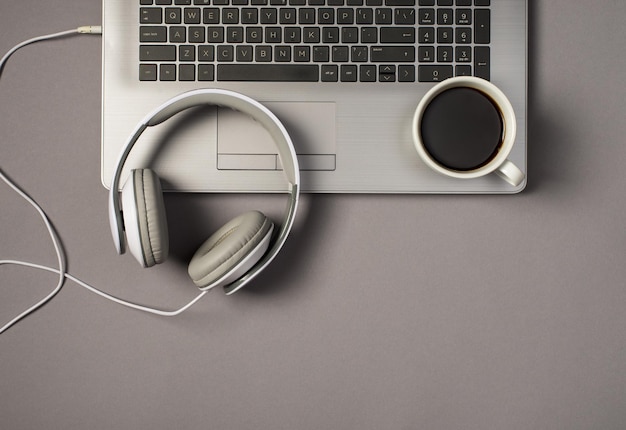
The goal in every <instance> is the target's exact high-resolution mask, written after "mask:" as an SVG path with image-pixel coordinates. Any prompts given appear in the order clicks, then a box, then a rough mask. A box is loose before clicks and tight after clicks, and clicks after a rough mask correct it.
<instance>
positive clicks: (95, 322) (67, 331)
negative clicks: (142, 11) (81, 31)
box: [0, 0, 626, 430]
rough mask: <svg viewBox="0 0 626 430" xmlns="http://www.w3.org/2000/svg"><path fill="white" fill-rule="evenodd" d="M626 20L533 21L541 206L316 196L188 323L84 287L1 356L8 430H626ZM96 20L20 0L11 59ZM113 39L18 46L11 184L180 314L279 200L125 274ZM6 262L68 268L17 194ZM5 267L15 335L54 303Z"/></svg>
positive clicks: (67, 6) (114, 277)
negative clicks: (117, 217) (112, 198)
mask: <svg viewBox="0 0 626 430" xmlns="http://www.w3.org/2000/svg"><path fill="white" fill-rule="evenodd" d="M624 17H626V2H624V1H621V0H597V1H593V2H591V1H583V0H576V1H573V0H567V1H566V0H549V1H548V0H542V1H539V0H535V1H532V5H531V27H532V28H531V37H530V48H531V61H530V109H529V124H530V127H529V139H528V140H529V162H528V169H529V186H528V188H527V189H526V191H525V192H523V193H522V194H520V195H517V196H510V197H487V196H367V195H364V196H361V195H356V196H355V195H312V196H311V195H308V196H305V198H304V201H303V208H302V212H301V216H300V218H299V220H298V223H297V227H296V230H295V232H294V234H293V237H292V238H291V239H290V241H289V242H288V246H287V250H286V252H284V253H283V254H281V255H280V257H279V260H278V262H277V263H276V264H275V265H273V266H272V268H271V269H270V270H268V271H267V272H265V273H264V274H263V275H262V277H261V279H260V280H259V282H257V283H256V284H255V285H254V286H251V287H250V288H248V289H246V290H245V291H242V292H241V293H239V294H237V295H236V296H232V297H226V296H224V295H223V294H222V293H221V292H213V293H211V294H209V296H208V297H206V298H205V299H204V300H202V301H201V302H200V303H198V304H197V305H196V306H195V307H193V308H192V309H191V310H190V311H189V312H188V313H185V314H183V315H181V316H179V317H176V318H173V319H167V318H160V317H155V316H149V315H146V314H143V313H139V312H136V311H132V310H128V309H126V308H122V307H120V306H118V305H114V304H112V303H109V302H108V301H105V300H103V299H101V298H99V297H97V296H94V295H93V294H91V293H89V292H87V291H85V290H83V289H82V288H80V287H77V286H76V285H74V284H72V283H68V284H67V285H66V286H65V288H64V289H63V290H62V292H61V293H60V294H59V295H58V296H57V297H56V298H55V299H54V300H53V301H52V302H51V303H50V304H49V305H47V306H46V307H44V308H43V309H42V310H40V311H39V312H37V313H36V314H35V315H33V316H31V317H29V318H27V319H26V320H24V321H23V322H21V323H20V324H18V325H17V326H16V327H14V328H13V329H11V330H9V331H8V332H7V333H5V334H4V335H2V336H1V337H0V378H1V379H2V383H1V384H0V398H1V399H2V401H1V402H0V422H1V423H2V428H6V429H33V428H54V429H61V428H63V429H84V428H89V429H110V428H132V429H144V428H145V429H148V428H150V429H154V428H190V429H191V428H214V429H238V430H242V429H255V430H262V429H316V430H317V429H360V430H363V429H381V428H385V429H417V428H422V429H455V428H463V429H481V430H484V429H568V430H572V429H581V430H582V429H590V428H598V429H605V430H606V429H622V428H624V427H623V426H624V423H625V422H626V407H625V405H626V312H624V309H625V307H626V287H625V283H626V261H625V255H626V229H625V227H624V226H625V223H626V198H625V194H624V190H625V189H626V175H624V173H623V172H624V171H625V167H624V166H626V143H625V141H624V139H625V136H626V120H625V118H624V117H625V114H626V101H625V100H626V85H624V77H626V49H625V45H624V40H625V39H626V25H624ZM100 19H101V12H100V2H99V1H97V0H89V1H86V0H49V1H45V2H43V1H35V0H22V1H19V2H13V3H12V5H11V6H10V7H7V6H3V7H2V13H0V52H2V53H4V52H5V51H6V50H8V49H9V48H10V47H12V46H13V45H14V44H15V43H17V42H19V41H21V40H24V39H27V38H30V37H32V36H35V35H40V34H45V33H50V32H54V31H60V30H64V29H68V28H72V27H76V26H78V25H83V24H97V23H99V21H100ZM99 44H100V40H99V38H98V37H93V38H89V37H84V38H74V39H66V40H63V41H56V42H50V43H45V44H40V45H37V46H33V47H30V48H27V49H26V50H22V51H21V52H19V53H18V54H16V55H15V56H14V57H13V59H12V60H11V61H10V62H9V66H8V67H7V68H6V70H5V72H4V74H3V75H2V79H1V80H0V113H1V114H0V157H1V158H0V159H1V168H2V170H3V171H4V172H6V173H8V174H9V175H10V176H11V177H13V178H14V179H15V180H17V181H18V182H19V183H20V184H21V185H22V186H23V187H24V188H25V189H26V190H27V191H28V192H29V193H30V194H31V195H33V196H34V197H35V198H37V199H38V200H39V201H40V202H41V203H42V204H43V206H44V207H45V208H46V210H47V211H48V213H49V214H50V216H51V217H52V219H53V221H54V223H55V225H56V227H57V229H58V231H59V232H60V235H61V237H62V239H63V242H64V244H65V246H66V248H67V251H68V259H69V267H70V271H71V272H72V273H73V274H75V275H76V276H79V277H80V278H82V279H84V280H87V281H89V282H91V283H92V284H95V285H97V286H99V287H102V288H104V289H106V290H107V291H110V292H112V293H114V294H119V295H122V296H124V297H127V298H129V299H133V300H137V301H141V302H147V303H151V304H153V305H157V306H163V307H171V306H174V304H178V303H183V302H184V301H185V300H187V299H188V298H189V297H191V296H192V295H193V294H194V292H195V291H194V288H193V287H192V286H191V283H190V281H189V280H188V279H187V277H186V276H187V275H186V263H184V261H185V260H187V258H188V257H189V256H190V255H191V254H192V253H193V250H194V248H195V246H197V245H198V243H200V242H201V241H202V239H203V238H205V237H206V236H207V235H208V234H209V232H210V231H211V230H212V229H214V228H215V227H217V226H218V225H219V224H221V223H222V222H223V221H225V220H227V219H229V218H231V217H233V216H234V215H236V214H237V213H238V212H240V211H242V210H245V209H249V208H250V207H253V208H257V207H258V208H264V209H265V210H267V211H268V212H269V214H274V213H275V214H276V215H280V212H281V210H282V206H283V204H282V197H280V198H279V197H275V198H274V197H269V198H268V197H267V196H257V197H252V198H244V197H242V196H230V195H222V196H210V197H207V196H194V197H189V196H180V195H168V196H167V199H166V205H167V206H168V210H169V213H168V215H169V218H170V224H171V235H172V236H173V239H172V242H173V243H172V254H173V258H171V259H170V260H169V262H168V263H166V264H165V265H163V266H162V267H159V268H155V269H151V270H145V271H142V270H140V269H139V268H138V267H137V266H136V263H135V262H134V261H133V260H132V259H131V258H130V257H129V256H124V257H119V256H117V255H116V254H115V252H114V249H113V245H112V241H111V238H110V234H109V230H108V223H107V211H106V197H107V194H106V192H105V190H104V188H103V187H102V186H101V185H100V172H99V160H100V149H99V133H100V126H99V120H100V105H99V104H100V84H101V79H100V64H101V63H100V45H99ZM0 202H2V203H1V205H0V240H1V242H0V258H20V259H27V260H31V261H35V262H40V263H44V264H49V265H54V264H55V258H54V253H53V249H52V246H51V245H50V241H49V240H48V238H47V236H46V235H45V231H44V229H43V227H42V225H41V222H40V221H39V220H38V218H37V217H36V215H35V214H34V212H33V211H32V210H31V209H30V207H28V206H27V205H26V204H25V203H24V202H23V201H22V200H20V199H18V197H16V196H15V195H14V194H13V193H12V192H10V191H9V189H8V188H7V187H5V186H4V185H2V186H0ZM54 283H55V277H54V276H52V275H50V274H44V273H38V272H36V271H32V270H26V269H20V268H15V267H0V285H1V288H0V320H1V321H6V320H8V319H9V317H10V316H12V315H13V314H14V313H16V312H17V310H19V309H24V308H25V307H26V306H27V305H28V304H30V303H32V302H33V301H34V300H35V299H37V298H39V297H41V296H43V295H44V294H45V293H46V292H47V291H49V290H50V288H52V287H53V286H54Z"/></svg>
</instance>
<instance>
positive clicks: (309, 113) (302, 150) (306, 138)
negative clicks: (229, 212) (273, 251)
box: [217, 102, 336, 170]
mask: <svg viewBox="0 0 626 430" xmlns="http://www.w3.org/2000/svg"><path fill="white" fill-rule="evenodd" d="M263 104H264V105H265V106H267V107H268V108H269V109H270V110H271V111H272V112H273V113H274V114H275V115H276V116H277V117H278V118H279V119H280V120H281V122H282V123H283V125H284V126H285V128H286V129H287V131H288V132H289V135H290V136H291V140H292V141H293V144H294V147H295V148H296V152H297V154H298V162H299V164H300V170H335V167H336V145H335V130H336V128H335V104H334V103H327V102H264V103H263ZM217 122H218V126H217V130H218V134H217V136H218V137H217V152H218V153H217V167H218V169H220V170H280V169H281V164H280V159H279V157H278V152H277V151H276V145H275V144H274V142H273V140H272V138H271V137H270V135H269V133H268V132H267V131H266V130H265V129H264V128H263V126H262V125H260V124H259V123H257V122H256V121H254V120H253V119H252V118H250V117H249V116H247V115H245V114H242V113H240V112H236V111H234V110H232V109H228V108H218V121H217Z"/></svg>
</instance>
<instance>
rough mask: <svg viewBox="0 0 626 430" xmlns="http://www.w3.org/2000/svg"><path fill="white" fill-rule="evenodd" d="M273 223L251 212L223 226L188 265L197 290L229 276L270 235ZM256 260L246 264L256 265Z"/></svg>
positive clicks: (258, 257) (259, 256) (201, 247)
mask: <svg viewBox="0 0 626 430" xmlns="http://www.w3.org/2000/svg"><path fill="white" fill-rule="evenodd" d="M273 227H274V224H273V223H272V222H271V221H270V220H269V219H268V218H267V217H266V216H265V215H263V214H262V213H261V212H258V211H251V212H247V213H245V214H243V215H240V216H238V217H237V218H235V219H233V220H232V221H230V222H228V223H226V224H225V225H224V226H223V227H222V228H220V229H219V230H218V231H217V232H215V233H214V234H213V235H212V236H211V237H209V238H208V239H207V240H206V242H204V243H203V244H202V246H200V248H199V249H198V251H196V253H195V254H194V256H193V258H192V259H191V261H190V262H189V269H188V272H189V276H190V277H191V279H192V280H193V282H194V283H195V284H196V285H197V286H198V287H200V288H202V287H206V286H208V285H210V284H212V283H214V282H215V281H217V280H219V279H220V278H222V277H223V276H225V275H227V274H229V272H230V271H231V270H232V269H234V268H235V267H236V266H237V265H238V264H239V263H241V262H242V261H243V260H244V259H245V258H246V257H248V256H249V255H250V256H251V258H252V252H253V251H255V250H256V248H257V247H258V246H259V244H260V243H261V242H262V241H263V239H264V238H266V237H267V235H268V234H271V231H272V230H273ZM255 257H256V260H255V261H253V262H252V261H251V262H248V263H249V264H251V265H253V264H255V263H256V262H257V261H258V260H260V258H261V257H262V254H261V255H258V256H255Z"/></svg>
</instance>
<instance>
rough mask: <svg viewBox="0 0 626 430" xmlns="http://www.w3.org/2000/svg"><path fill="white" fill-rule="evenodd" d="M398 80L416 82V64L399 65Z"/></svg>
mask: <svg viewBox="0 0 626 430" xmlns="http://www.w3.org/2000/svg"><path fill="white" fill-rule="evenodd" d="M398 82H415V66H414V65H412V64H401V65H400V66H398Z"/></svg>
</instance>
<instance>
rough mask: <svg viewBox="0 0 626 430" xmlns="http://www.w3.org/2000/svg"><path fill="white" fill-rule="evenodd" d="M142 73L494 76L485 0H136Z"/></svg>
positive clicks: (207, 77)
mask: <svg viewBox="0 0 626 430" xmlns="http://www.w3.org/2000/svg"><path fill="white" fill-rule="evenodd" d="M136 1H138V2H139V21H140V22H139V80H140V81H258V82H271V81H274V82H281V81H283V82H389V83H406V82H438V81H441V80H444V79H446V78H449V77H452V76H465V75H467V76H471V75H473V76H478V77H482V78H485V79H489V78H490V48H489V44H490V42H491V30H490V22H491V12H490V9H489V6H490V0H136Z"/></svg>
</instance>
